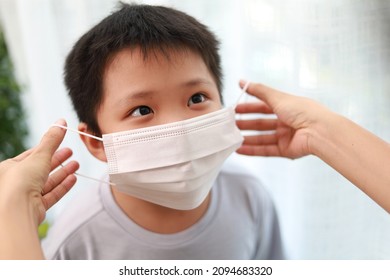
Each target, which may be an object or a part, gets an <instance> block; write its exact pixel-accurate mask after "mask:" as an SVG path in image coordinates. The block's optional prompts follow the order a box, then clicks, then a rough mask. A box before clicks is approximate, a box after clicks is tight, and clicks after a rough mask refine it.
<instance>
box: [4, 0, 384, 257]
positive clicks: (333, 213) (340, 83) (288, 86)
mask: <svg viewBox="0 0 390 280" xmlns="http://www.w3.org/2000/svg"><path fill="white" fill-rule="evenodd" d="M124 2H126V1H124ZM136 2H138V3H148V4H162V5H167V6H171V7H175V8H178V9H180V10H182V11H184V12H187V13H189V14H190V15H192V16H194V17H196V18H197V19H199V20H200V21H201V22H203V23H205V24H206V25H208V26H209V27H210V29H211V30H212V31H214V32H215V34H216V35H217V36H218V37H219V39H220V40H221V42H222V47H221V56H222V60H223V67H224V74H225V79H224V80H225V86H224V94H225V96H226V97H225V100H226V103H227V104H228V105H229V104H233V103H234V102H235V101H236V99H237V97H238V94H239V88H238V86H237V84H238V80H239V79H240V78H245V79H248V80H252V81H257V82H262V83H265V84H268V85H270V86H272V87H275V88H278V89H281V90H284V91H288V92H291V93H294V94H297V95H302V96H308V97H310V98H313V99H315V100H317V101H319V102H321V103H323V104H325V105H326V106H328V107H330V108H331V109H332V110H334V111H336V112H338V113H340V114H342V115H344V116H346V117H348V118H350V119H352V120H353V121H355V122H357V123H358V124H360V125H362V126H364V127H365V128H367V129H368V130H370V131H372V132H373V133H375V134H377V135H378V136H380V137H382V138H383V139H385V140H387V141H388V142H390V63H389V62H390V33H389V32H390V1H388V0H370V1H368V0H327V1H325V0H322V1H320V0H240V1H238V0H237V1H234V0H213V1H208V0H198V1H179V0H166V1H162V0H161V1H136ZM116 5H117V1H113V0H0V26H2V29H3V32H4V34H5V37H6V41H7V45H8V48H9V52H10V54H11V57H12V60H13V63H14V66H15V75H16V78H17V80H18V82H19V84H20V86H21V90H22V102H23V105H24V109H25V114H26V123H27V126H28V130H29V136H28V139H27V143H26V145H27V146H33V145H35V144H37V143H38V141H39V139H40V137H41V135H42V134H43V133H44V132H45V131H46V129H47V128H48V127H49V126H50V124H52V123H53V122H55V121H56V120H57V119H58V118H65V119H66V120H67V121H68V125H69V126H71V127H73V128H76V127H77V124H78V121H77V118H76V116H75V113H74V112H73V109H72V107H71V104H70V101H69V99H68V97H67V93H66V91H65V88H64V85H63V80H62V71H63V65H64V59H65V57H66V55H67V53H68V52H69V50H70V49H71V47H72V45H73V44H74V43H75V41H76V40H77V39H78V38H79V37H80V36H81V35H82V34H83V33H84V32H86V31H87V30H88V29H89V28H90V27H91V26H93V25H94V24H96V23H97V22H98V21H100V20H101V19H102V18H103V17H105V16H107V15H108V14H109V13H110V12H111V11H113V10H114V9H115V7H116ZM0 94H1V93H0ZM0 129H1V128H0ZM64 146H70V147H72V149H73V150H74V153H75V155H74V158H75V159H77V160H79V161H80V163H81V169H80V173H83V174H86V175H94V176H96V175H97V174H99V173H101V174H103V173H104V172H105V170H106V167H105V165H104V164H103V163H100V162H98V161H97V160H95V159H94V158H93V157H92V156H91V155H89V153H88V152H87V150H86V149H85V147H84V146H83V144H82V143H81V141H80V140H79V138H78V136H77V135H73V134H70V133H68V135H67V137H66V140H65V142H64ZM234 159H235V160H236V161H237V162H239V164H243V165H246V166H247V167H248V168H249V169H251V170H252V171H253V172H254V173H255V174H256V175H257V176H258V177H259V178H260V179H261V180H262V181H263V182H264V184H265V185H266V186H267V188H268V190H269V192H270V193H271V194H272V196H273V198H274V201H275V204H276V207H277V210H278V213H279V216H280V221H281V227H282V231H283V237H284V239H285V243H286V247H287V249H288V253H289V257H290V258H292V259H390V238H389V236H390V217H389V214H388V213H386V212H385V211H384V210H383V209H381V208H380V207H379V206H377V205H376V204H375V203H373V202H372V201H371V200H370V199H369V198H367V197H366V196H365V195H364V194H363V193H362V192H361V191H359V190H358V189H357V188H355V187H354V186H352V185H351V184H350V183H349V182H348V181H347V180H346V179H345V178H343V177H342V176H341V175H339V174H338V173H336V172H335V171H334V170H332V169H331V168H330V167H328V166H327V165H326V164H324V163H323V162H322V161H320V160H319V159H316V158H314V157H306V158H302V159H298V160H294V161H291V160H288V159H278V158H247V157H242V156H235V157H234ZM97 177H100V176H99V175H98V176H97ZM88 185H91V182H90V181H88V180H87V179H84V178H79V181H78V183H77V186H76V187H75V188H74V189H73V190H72V191H71V195H70V196H68V197H67V198H66V199H65V200H64V201H62V202H61V203H60V204H59V205H58V206H57V207H55V208H54V209H52V210H51V211H50V212H49V215H48V219H49V220H52V219H55V217H56V215H57V214H58V213H59V212H60V211H62V210H63V208H64V206H65V205H66V204H67V203H69V202H71V199H72V197H74V196H75V195H77V192H78V191H80V190H82V189H83V188H86V187H88Z"/></svg>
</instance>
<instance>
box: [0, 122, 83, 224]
mask: <svg viewBox="0 0 390 280" xmlns="http://www.w3.org/2000/svg"><path fill="white" fill-rule="evenodd" d="M57 123H58V124H61V125H66V122H65V121H64V120H60V121H58V122H57ZM65 133H66V131H65V130H64V129H61V128H58V127H51V128H50V129H49V130H48V131H47V132H46V134H45V135H44V136H43V138H42V140H41V142H40V144H39V145H38V146H36V147H34V148H32V149H30V150H28V151H26V152H24V153H22V154H20V155H19V156H17V157H15V158H12V159H8V160H5V161H3V162H1V163H0V193H1V195H2V196H3V198H8V201H12V198H14V197H24V196H25V197H26V198H27V201H28V204H29V206H30V209H31V210H32V215H33V218H34V222H35V224H36V225H39V224H40V223H41V222H42V221H43V220H44V218H45V215H46V211H47V210H48V209H49V208H50V207H51V206H53V205H54V204H55V203H56V202H57V201H59V200H60V199H61V198H62V197H63V196H64V195H65V194H66V193H67V192H68V191H69V190H70V189H71V187H72V186H73V185H74V184H75V182H76V176H75V175H74V174H73V173H74V172H75V171H76V170H77V169H78V168H79V164H78V163H77V162H75V161H71V162H69V163H68V164H66V165H65V166H63V167H61V168H59V169H58V170H56V171H54V172H53V173H52V174H50V176H49V173H50V172H51V171H53V170H54V169H56V168H57V167H59V166H60V165H61V164H62V163H63V162H64V161H65V160H67V159H68V158H69V157H70V156H71V155H72V151H71V150H70V149H68V148H64V149H61V150H59V151H57V152H56V150H57V149H58V147H59V145H60V144H61V142H62V140H63V139H64V136H65Z"/></svg>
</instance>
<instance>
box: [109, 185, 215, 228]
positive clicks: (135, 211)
mask: <svg viewBox="0 0 390 280" xmlns="http://www.w3.org/2000/svg"><path fill="white" fill-rule="evenodd" d="M111 191H112V194H113V196H114V199H115V201H116V203H117V204H118V205H119V207H120V208H121V209H122V211H123V212H125V214H126V215H127V216H128V217H129V218H130V219H131V220H132V221H133V222H135V223H136V224H138V225H139V226H141V227H143V228H144V229H146V230H149V231H152V232H156V233H162V234H172V233H177V232H180V231H183V230H185V229H187V228H189V227H190V226H192V225H194V224H195V223H196V222H197V221H199V220H200V219H201V218H202V217H203V215H204V214H205V213H206V211H207V209H208V207H209V203H210V196H211V194H210V193H209V194H208V195H207V197H206V199H205V200H204V201H203V202H202V204H201V205H199V206H198V207H197V208H195V209H192V210H176V209H171V208H167V207H164V206H160V205H157V204H153V203H150V202H148V201H145V200H142V199H138V198H135V197H133V196H129V195H127V194H125V193H122V192H119V191H117V190H116V189H114V188H111Z"/></svg>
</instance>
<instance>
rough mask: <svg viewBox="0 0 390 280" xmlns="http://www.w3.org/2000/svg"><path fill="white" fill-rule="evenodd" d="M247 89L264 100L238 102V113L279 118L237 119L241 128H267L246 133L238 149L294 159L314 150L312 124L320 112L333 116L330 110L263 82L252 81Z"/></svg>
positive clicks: (243, 152) (245, 152) (238, 151)
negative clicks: (311, 140)
mask: <svg viewBox="0 0 390 280" xmlns="http://www.w3.org/2000/svg"><path fill="white" fill-rule="evenodd" d="M244 85H245V81H240V86H241V88H242V87H244ZM247 92H248V94H250V95H253V96H255V97H257V98H259V99H260V100H261V101H260V102H256V103H245V104H239V105H237V107H236V113H239V114H253V113H257V114H264V115H276V118H269V117H268V116H267V118H258V119H250V120H237V126H238V128H240V129H241V130H253V131H259V132H264V131H267V133H264V134H260V135H253V136H245V140H244V143H243V145H242V146H241V147H240V148H239V149H238V150H237V153H240V154H244V155H257V156H279V157H287V158H291V159H296V158H299V157H302V156H306V155H309V154H313V149H312V147H311V143H310V139H311V136H312V133H315V130H313V129H312V128H313V127H315V126H316V123H317V116H321V115H329V116H330V115H332V114H333V113H332V112H331V111H329V110H327V109H326V108H325V107H323V106H321V105H320V104H318V103H316V102H315V101H313V100H311V99H309V98H305V97H298V96H293V95H289V94H286V93H283V92H280V91H277V90H274V89H272V88H269V87H267V86H265V85H262V84H255V83H251V84H250V85H249V87H248V89H247ZM271 131H272V132H271Z"/></svg>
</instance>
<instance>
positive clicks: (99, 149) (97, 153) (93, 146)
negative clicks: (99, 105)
mask: <svg viewBox="0 0 390 280" xmlns="http://www.w3.org/2000/svg"><path fill="white" fill-rule="evenodd" d="M78 129H79V131H81V132H84V133H88V134H93V133H92V132H91V131H90V130H89V128H88V125H87V124H86V123H80V124H79V127H78ZM80 138H81V140H82V141H83V142H84V144H85V146H86V147H87V149H88V151H89V152H90V153H91V154H92V155H93V156H94V157H95V158H97V159H99V160H101V161H105V162H107V157H106V153H105V152H104V146H103V142H102V141H99V140H96V139H94V138H91V137H88V136H85V135H82V134H80Z"/></svg>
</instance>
